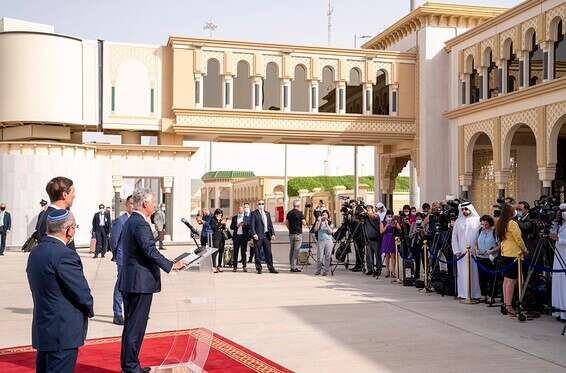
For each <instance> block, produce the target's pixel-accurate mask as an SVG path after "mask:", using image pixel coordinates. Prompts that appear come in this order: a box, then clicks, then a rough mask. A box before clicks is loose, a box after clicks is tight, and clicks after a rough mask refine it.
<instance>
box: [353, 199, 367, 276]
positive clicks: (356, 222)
mask: <svg viewBox="0 0 566 373" xmlns="http://www.w3.org/2000/svg"><path fill="white" fill-rule="evenodd" d="M349 205H350V220H349V226H350V232H352V233H351V234H352V240H353V241H354V248H355V251H356V263H355V265H354V268H352V269H350V271H352V272H361V271H362V268H363V266H364V252H365V248H366V239H365V231H364V224H363V221H362V219H363V217H362V214H364V213H365V208H364V207H363V205H358V203H357V202H356V201H355V200H350V202H349Z"/></svg>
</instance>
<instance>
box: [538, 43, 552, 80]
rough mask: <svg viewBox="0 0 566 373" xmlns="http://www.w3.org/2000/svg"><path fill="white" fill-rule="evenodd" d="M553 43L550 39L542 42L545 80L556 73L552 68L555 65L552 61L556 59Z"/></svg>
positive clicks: (543, 75)
mask: <svg viewBox="0 0 566 373" xmlns="http://www.w3.org/2000/svg"><path fill="white" fill-rule="evenodd" d="M552 44H553V43H552V42H548V41H545V42H543V43H541V44H540V47H541V49H542V77H543V81H544V82H546V81H547V80H550V79H553V78H554V77H553V76H552V75H554V74H553V72H554V71H553V70H554V69H551V66H552V65H553V63H552V62H553V60H554V58H553V57H554V48H553V45H552Z"/></svg>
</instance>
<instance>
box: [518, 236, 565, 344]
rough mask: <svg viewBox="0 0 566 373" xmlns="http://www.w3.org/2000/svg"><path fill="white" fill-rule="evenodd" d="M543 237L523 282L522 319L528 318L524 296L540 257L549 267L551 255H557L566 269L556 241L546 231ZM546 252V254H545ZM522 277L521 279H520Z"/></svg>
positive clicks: (521, 297) (520, 314)
mask: <svg viewBox="0 0 566 373" xmlns="http://www.w3.org/2000/svg"><path fill="white" fill-rule="evenodd" d="M541 236H542V237H541V239H540V240H539V241H538V243H537V246H536V248H535V250H534V252H533V255H532V257H531V258H532V260H531V267H530V268H529V270H528V272H527V278H526V279H525V282H524V284H523V287H522V289H521V290H522V291H521V292H520V294H519V302H518V306H519V307H518V308H519V312H518V313H517V315H518V318H519V320H520V321H525V320H526V316H525V315H524V314H523V311H524V310H525V308H526V307H525V304H524V298H525V295H526V293H527V288H528V285H529V282H530V281H531V278H532V275H533V273H534V272H535V270H536V268H535V266H536V265H537V263H538V262H539V259H542V262H543V265H545V264H546V265H547V266H549V267H551V266H552V263H550V262H551V260H550V259H551V257H555V258H557V260H558V263H559V265H560V267H561V268H562V270H565V269H566V262H565V260H564V258H563V257H562V255H561V254H560V252H559V251H558V250H557V249H556V246H555V245H554V242H553V241H552V240H550V238H549V236H548V235H547V234H545V233H543V234H542V235H541ZM550 253H553V255H550ZM545 254H546V255H545ZM549 277H550V275H547V278H549ZM520 280H521V279H519V281H520ZM565 331H566V327H565V328H564V330H563V334H564V332H565Z"/></svg>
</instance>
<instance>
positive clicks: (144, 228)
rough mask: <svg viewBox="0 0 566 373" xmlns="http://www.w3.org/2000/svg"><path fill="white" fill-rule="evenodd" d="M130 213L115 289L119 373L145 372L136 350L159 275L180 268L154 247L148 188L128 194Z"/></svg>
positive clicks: (158, 288)
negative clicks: (119, 300) (119, 310)
mask: <svg viewBox="0 0 566 373" xmlns="http://www.w3.org/2000/svg"><path fill="white" fill-rule="evenodd" d="M132 200H133V204H134V212H133V213H132V216H130V218H129V219H128V220H127V221H126V223H125V224H124V228H123V229H122V236H121V237H122V250H123V252H122V268H121V273H120V277H119V279H118V289H119V290H120V292H122V297H123V299H124V315H125V320H124V331H123V332H122V352H121V355H120V361H121V366H122V372H124V373H139V372H149V371H150V368H147V367H146V368H142V367H141V366H140V361H139V353H140V348H141V345H142V342H143V337H144V334H145V328H146V326H147V319H148V317H149V309H150V307H151V300H152V298H153V293H158V292H160V291H161V273H160V272H159V269H160V268H161V269H162V270H163V271H165V272H167V273H169V272H170V271H171V269H182V268H183V266H184V265H183V264H182V262H177V263H173V262H172V261H171V260H169V259H167V258H165V257H164V256H163V255H161V253H159V251H158V250H157V248H156V247H155V238H154V237H153V233H152V231H151V227H150V226H149V223H148V219H149V217H150V216H151V214H153V212H154V210H155V196H154V195H153V194H152V193H151V191H149V190H148V189H137V190H135V191H134V193H133V195H132Z"/></svg>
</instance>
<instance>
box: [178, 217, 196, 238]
mask: <svg viewBox="0 0 566 373" xmlns="http://www.w3.org/2000/svg"><path fill="white" fill-rule="evenodd" d="M181 222H182V223H183V224H185V225H186V226H187V227H188V228H189V229H190V230H191V233H192V234H196V235H197V236H198V235H199V233H198V231H197V230H196V228H195V227H193V226H192V225H191V223H189V221H188V220H187V219H185V218H181Z"/></svg>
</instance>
